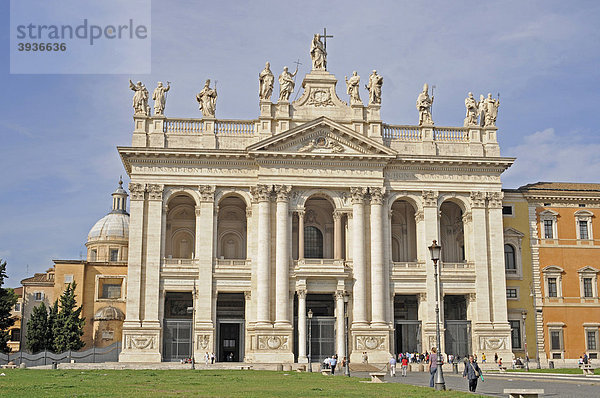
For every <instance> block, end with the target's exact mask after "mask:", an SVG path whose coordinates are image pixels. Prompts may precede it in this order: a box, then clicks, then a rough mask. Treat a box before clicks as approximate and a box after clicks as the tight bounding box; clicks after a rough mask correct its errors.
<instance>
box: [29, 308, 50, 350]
mask: <svg viewBox="0 0 600 398" xmlns="http://www.w3.org/2000/svg"><path fill="white" fill-rule="evenodd" d="M48 329H50V327H49V325H48V310H47V309H46V304H44V303H41V304H40V305H38V306H37V307H34V308H33V311H32V312H31V318H29V320H28V321H27V338H26V339H27V342H26V344H27V349H28V350H29V351H31V352H33V353H36V352H40V351H42V350H46V349H48V350H49V349H51V348H52V347H51V345H52V340H50V341H49V340H48Z"/></svg>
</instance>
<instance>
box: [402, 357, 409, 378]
mask: <svg viewBox="0 0 600 398" xmlns="http://www.w3.org/2000/svg"><path fill="white" fill-rule="evenodd" d="M407 370H408V358H406V357H404V358H402V377H406V371H407Z"/></svg>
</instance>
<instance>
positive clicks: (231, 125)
mask: <svg viewBox="0 0 600 398" xmlns="http://www.w3.org/2000/svg"><path fill="white" fill-rule="evenodd" d="M255 124H256V120H217V121H216V122H215V133H217V134H219V135H254V126H255Z"/></svg>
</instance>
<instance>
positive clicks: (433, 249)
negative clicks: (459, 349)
mask: <svg viewBox="0 0 600 398" xmlns="http://www.w3.org/2000/svg"><path fill="white" fill-rule="evenodd" d="M441 251H442V247H441V246H440V245H438V244H437V241H435V240H434V241H433V244H432V245H431V246H429V253H430V254H431V260H432V261H433V276H434V278H435V334H436V339H437V348H438V352H437V369H436V372H435V389H436V390H445V389H446V382H445V381H444V372H443V371H442V356H441V355H442V343H441V342H442V341H441V338H440V299H439V293H438V271H437V263H438V260H439V259H440V252H441Z"/></svg>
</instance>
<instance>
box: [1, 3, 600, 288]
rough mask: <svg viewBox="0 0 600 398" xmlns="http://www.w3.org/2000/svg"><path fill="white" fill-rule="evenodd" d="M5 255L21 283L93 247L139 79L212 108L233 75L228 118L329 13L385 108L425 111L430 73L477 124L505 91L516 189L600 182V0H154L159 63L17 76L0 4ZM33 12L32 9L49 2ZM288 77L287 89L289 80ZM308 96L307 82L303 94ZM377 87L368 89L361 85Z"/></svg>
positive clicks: (449, 112)
mask: <svg viewBox="0 0 600 398" xmlns="http://www.w3.org/2000/svg"><path fill="white" fill-rule="evenodd" d="M0 7H1V8H0V11H1V17H0V18H1V20H2V29H1V30H0V32H1V35H2V40H1V46H2V48H1V49H0V51H1V53H2V54H4V55H3V56H2V58H1V59H2V64H1V67H2V69H1V71H0V87H2V90H3V92H4V93H5V94H4V96H3V98H4V100H3V101H2V102H1V106H0V113H1V114H0V133H1V135H2V156H0V162H1V163H0V166H1V167H0V181H1V182H2V188H3V189H2V191H3V195H1V196H0V216H1V220H2V222H1V224H0V225H1V226H2V228H0V257H1V258H4V259H6V260H7V261H8V274H9V279H8V280H7V285H8V286H18V284H19V282H20V280H21V279H23V278H25V277H27V276H28V274H29V275H31V274H33V273H34V272H41V271H43V270H45V269H47V268H48V267H50V266H51V265H52V259H79V258H80V255H81V256H85V246H84V244H85V241H86V237H87V233H88V231H89V229H90V228H91V227H92V225H93V224H94V223H95V222H96V221H97V220H98V219H99V218H101V217H102V216H104V215H105V214H106V213H107V212H108V211H109V210H110V204H111V202H110V193H111V192H112V191H113V190H114V189H115V187H116V183H117V181H118V178H119V175H121V174H125V173H124V169H123V166H122V164H121V162H120V159H119V156H118V153H117V151H116V146H117V145H124V146H126V145H130V143H131V133H132V130H133V120H132V113H133V110H132V108H131V97H132V94H133V93H132V92H131V91H130V90H129V88H128V80H129V79H130V78H131V79H132V80H134V81H137V80H142V81H143V82H144V83H145V84H146V86H147V87H148V88H149V89H150V90H152V89H153V88H154V87H155V86H156V82H157V81H159V80H160V81H163V82H165V81H167V80H169V81H171V82H172V88H171V91H170V92H169V96H168V100H167V107H166V112H165V114H166V115H167V116H173V117H200V112H199V111H198V106H197V103H196V101H195V94H196V93H197V92H198V91H199V90H200V89H201V88H202V86H203V83H204V80H205V79H206V78H211V79H212V80H213V81H214V80H218V82H219V83H218V89H219V98H218V103H217V117H218V118H227V119H233V118H238V119H253V118H255V117H257V115H258V96H257V90H258V82H257V76H258V73H259V72H260V71H261V70H262V68H263V67H264V62H265V61H270V62H271V69H272V70H273V72H274V73H275V74H277V75H278V74H279V73H280V72H281V70H282V68H283V66H285V65H287V66H290V67H293V65H294V64H293V61H295V60H296V59H298V58H299V59H300V62H302V64H303V65H301V67H300V72H299V73H298V74H299V80H298V84H297V88H300V84H299V82H300V81H301V78H302V76H303V75H304V74H305V73H307V72H308V69H309V67H310V66H309V65H310V57H309V53H308V52H309V48H310V40H311V38H312V35H313V34H314V33H317V32H321V31H322V30H323V27H327V31H328V33H330V34H333V35H334V36H335V37H334V38H333V39H330V40H328V42H327V49H328V53H329V55H328V69H329V71H330V72H332V73H333V74H335V75H336V76H337V78H338V80H339V81H340V83H339V85H338V95H340V97H341V98H343V99H344V98H345V97H346V95H345V93H344V91H345V90H344V84H343V79H344V75H350V74H351V73H352V71H353V70H356V71H358V73H359V75H360V76H361V77H362V81H363V83H364V82H365V81H366V80H367V78H368V75H369V73H370V71H371V70H372V69H377V70H378V72H379V73H380V74H381V75H382V76H383V77H384V85H383V99H382V111H381V114H382V118H383V119H384V121H385V122H387V123H391V124H415V123H416V122H417V120H418V115H417V112H416V109H415V99H416V96H417V95H418V93H419V91H420V90H421V88H422V86H423V83H425V82H427V83H429V84H430V85H432V84H435V85H436V92H435V97H436V98H435V104H434V109H433V118H434V121H435V122H436V124H437V125H440V126H461V125H462V122H463V118H464V113H465V111H464V98H465V96H466V94H467V93H468V92H469V91H472V92H473V93H475V95H476V96H479V94H487V93H488V92H491V93H494V96H496V93H498V92H499V93H500V95H501V106H500V110H499V116H498V121H497V124H498V127H499V131H498V139H499V142H500V145H501V151H502V155H504V156H514V157H517V162H516V163H515V165H514V166H513V167H511V168H510V169H509V170H508V171H507V172H506V173H505V175H504V178H503V183H504V186H505V187H506V188H515V187H518V186H520V185H523V184H526V183H531V182H535V181H578V182H600V181H599V177H598V176H599V175H600V139H599V138H598V135H599V134H600V129H599V128H598V122H597V119H596V117H595V116H596V114H597V113H598V106H599V105H600V67H599V65H600V52H599V49H600V28H599V27H598V21H599V20H600V2H597V1H577V2H564V1H530V2H524V1H502V2H472V1H469V2H467V1H452V2H448V1H428V2H415V1H373V2H370V3H369V4H367V3H366V2H351V1H327V2H326V1H302V2H283V1H253V2H234V1H221V2H217V1H211V2H209V1H169V2H166V1H163V2H159V1H153V2H152V24H151V37H152V42H151V46H152V61H151V71H152V73H151V74H145V75H136V74H132V75H114V74H106V75H43V74H40V75H11V74H9V57H8V54H9V50H10V48H9V47H10V44H9V38H10V31H9V2H2V5H1V6H0ZM33 11H34V10H32V14H34V12H33ZM276 90H277V88H276ZM294 95H295V94H293V95H292V96H294ZM361 96H362V98H367V95H366V92H364V90H363V92H361Z"/></svg>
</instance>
